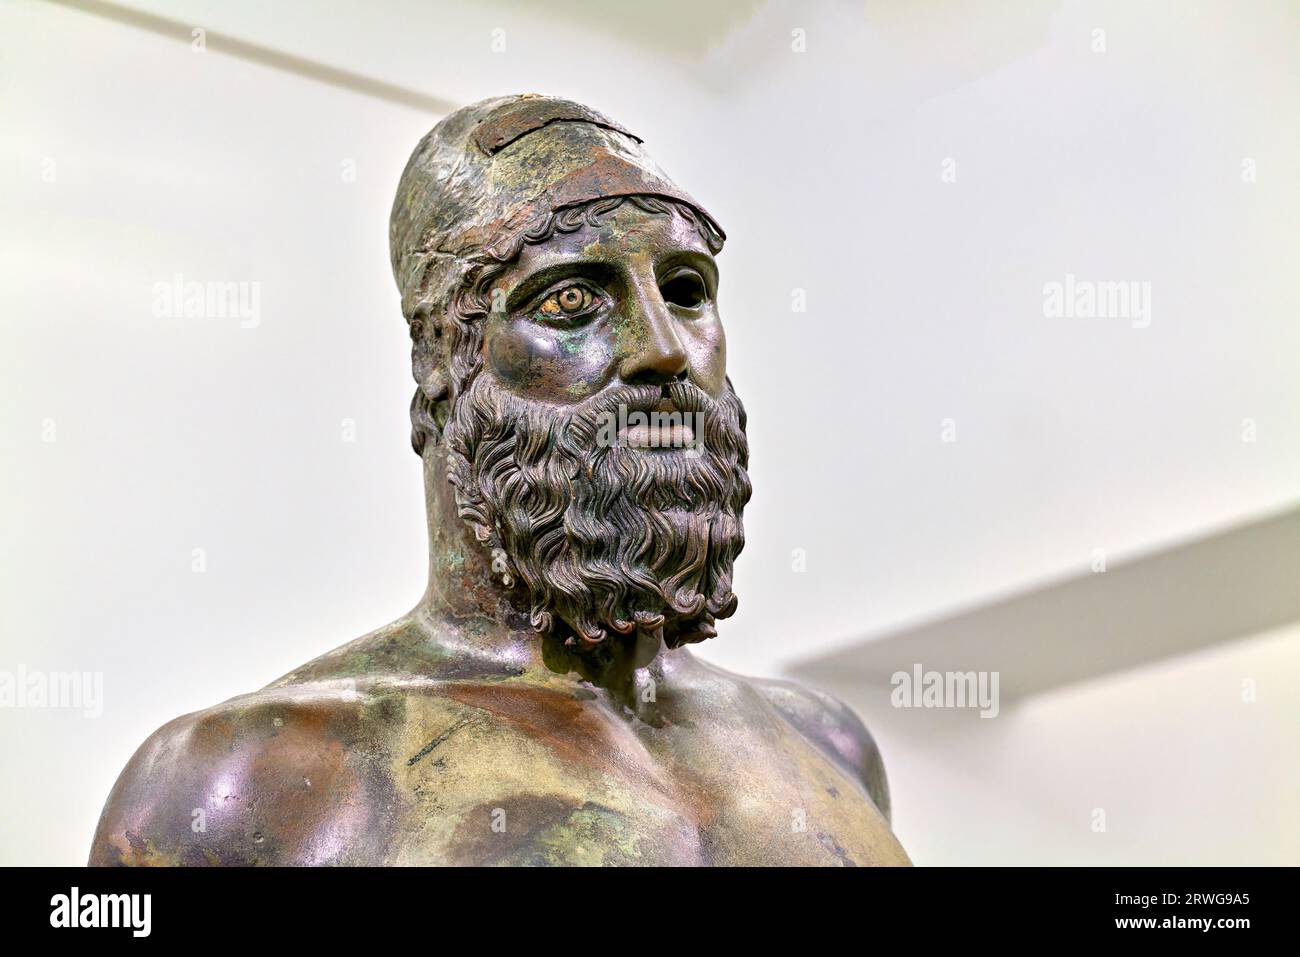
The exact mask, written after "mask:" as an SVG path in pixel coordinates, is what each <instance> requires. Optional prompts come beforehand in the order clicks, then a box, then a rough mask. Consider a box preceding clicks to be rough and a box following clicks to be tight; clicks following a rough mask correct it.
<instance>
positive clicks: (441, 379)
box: [410, 312, 450, 455]
mask: <svg viewBox="0 0 1300 957" xmlns="http://www.w3.org/2000/svg"><path fill="white" fill-rule="evenodd" d="M410 331H411V373H412V375H414V376H415V381H416V383H417V384H418V386H419V388H418V389H416V391H415V396H414V398H412V399H411V446H412V448H414V449H415V452H416V454H417V455H423V454H424V446H425V443H426V442H427V441H429V440H430V439H432V441H433V443H434V444H436V443H437V442H438V439H439V437H440V436H441V435H442V427H441V423H439V421H438V409H439V405H440V404H441V403H443V402H445V400H446V399H447V398H448V395H449V393H450V389H449V388H448V383H449V382H450V374H449V372H448V369H447V357H446V339H445V338H444V336H443V335H442V325H441V323H439V322H430V319H429V315H428V313H427V312H421V313H417V314H416V316H415V317H414V318H412V319H411V325H410Z"/></svg>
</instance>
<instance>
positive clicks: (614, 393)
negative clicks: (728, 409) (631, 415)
mask: <svg viewBox="0 0 1300 957" xmlns="http://www.w3.org/2000/svg"><path fill="white" fill-rule="evenodd" d="M665 401H666V402H671V403H672V405H673V410H674V411H677V412H690V413H692V414H697V413H704V414H708V413H710V412H711V411H713V410H714V409H716V407H717V401H716V400H715V399H714V398H713V397H712V396H711V395H709V394H708V393H707V392H705V391H704V390H703V389H701V388H700V387H699V386H697V385H696V384H695V383H693V382H690V381H688V380H685V379H677V380H674V381H673V382H668V383H665V384H664V385H618V386H612V387H610V388H609V389H606V390H604V391H602V392H600V393H598V394H596V395H594V396H591V397H589V398H588V399H585V400H584V401H583V402H581V403H579V405H578V406H577V408H576V409H575V410H574V413H573V417H574V418H581V419H594V418H596V417H605V416H609V415H616V414H617V413H618V411H619V409H620V408H623V409H626V410H627V411H628V412H653V411H655V410H656V409H658V408H659V407H660V406H661V405H662V404H663V403H664V402H665Z"/></svg>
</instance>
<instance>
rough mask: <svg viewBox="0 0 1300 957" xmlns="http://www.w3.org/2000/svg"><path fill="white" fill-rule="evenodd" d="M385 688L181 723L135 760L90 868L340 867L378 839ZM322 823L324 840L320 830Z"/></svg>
mask: <svg viewBox="0 0 1300 957" xmlns="http://www.w3.org/2000/svg"><path fill="white" fill-rule="evenodd" d="M400 710H401V702H400V700H397V699H396V697H395V696H393V695H389V694H385V692H384V689H383V688H379V687H369V686H364V685H363V686H362V687H360V688H358V687H357V685H356V683H355V682H352V683H350V682H348V681H336V682H315V683H312V684H307V685H290V686H284V687H276V688H269V689H264V690H262V691H258V692H254V693H253V694H249V695H242V696H240V697H237V698H232V699H231V700H229V701H226V702H224V703H222V704H219V705H216V706H214V707H212V708H208V709H206V710H203V711H199V712H195V713H193V714H188V715H184V716H182V717H179V718H176V719H175V720H173V721H170V722H168V723H167V724H165V725H163V726H162V727H161V728H159V729H158V730H157V731H155V732H154V733H153V734H152V735H150V736H149V738H148V739H147V740H146V741H145V742H144V744H143V745H141V746H140V748H139V749H138V750H137V751H136V753H135V755H134V756H133V757H132V758H131V760H130V761H129V762H128V763H127V765H126V768H125V769H124V770H123V771H122V773H121V775H120V776H119V777H118V780H117V783H116V784H115V785H114V787H113V790H112V792H111V793H110V794H109V797H108V800H107V802H106V803H105V806H104V810H103V813H102V815H101V817H100V821H99V826H98V828H97V830H96V833H95V838H94V843H93V845H92V848H91V854H90V864H91V865H195V864H197V865H203V864H260V863H268V864H277V863H304V864H307V863H337V862H340V860H339V855H340V854H341V853H343V852H344V850H345V849H346V848H348V847H349V846H350V845H352V846H356V845H360V846H365V845H366V843H367V842H368V841H371V840H375V839H377V837H376V833H375V832H376V825H377V824H378V823H379V822H378V821H376V820H375V819H374V818H375V816H376V815H377V814H378V813H380V812H381V809H382V808H383V807H384V806H385V803H386V802H385V797H386V795H385V794H384V793H383V792H384V791H385V784H384V781H385V775H384V774H383V773H376V771H377V767H376V764H375V762H376V761H382V757H381V754H382V752H383V750H384V748H383V747H382V743H381V742H382V738H383V737H384V733H383V728H384V726H385V725H386V724H388V723H391V722H392V721H393V720H397V719H399V718H400ZM322 821H329V822H330V827H329V829H328V832H327V833H326V832H322V831H321V830H320V829H319V828H317V827H316V826H315V824H316V823H317V822H322Z"/></svg>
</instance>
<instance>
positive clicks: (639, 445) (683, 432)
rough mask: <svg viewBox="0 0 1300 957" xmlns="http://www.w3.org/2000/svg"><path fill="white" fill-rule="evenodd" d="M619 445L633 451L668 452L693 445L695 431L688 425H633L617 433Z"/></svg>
mask: <svg viewBox="0 0 1300 957" xmlns="http://www.w3.org/2000/svg"><path fill="white" fill-rule="evenodd" d="M618 439H619V444H620V445H626V446H628V447H630V448H634V449H652V450H655V451H670V450H673V449H688V448H691V447H692V446H694V445H695V430H694V429H692V428H691V427H690V426H689V425H684V424H683V425H678V424H673V425H667V426H659V425H633V426H629V427H628V428H626V429H621V430H620V431H619V433H618Z"/></svg>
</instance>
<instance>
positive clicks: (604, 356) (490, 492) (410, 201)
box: [390, 95, 750, 650]
mask: <svg viewBox="0 0 1300 957" xmlns="http://www.w3.org/2000/svg"><path fill="white" fill-rule="evenodd" d="M724 238H725V237H724V234H723V232H722V230H721V228H719V226H718V225H717V223H716V222H715V221H714V220H713V218H712V217H711V216H710V215H709V214H708V212H707V211H705V210H704V208H703V207H701V206H700V205H699V204H698V203H697V202H695V200H693V199H692V198H691V197H690V196H689V195H687V194H686V193H685V192H683V191H682V190H681V189H680V188H679V187H677V186H676V185H675V184H674V183H673V182H672V181H671V180H669V179H668V177H667V176H666V175H665V174H664V173H663V172H662V171H661V170H660V169H659V168H658V166H656V165H655V163H654V161H653V160H651V159H650V157H649V156H648V155H647V154H646V153H645V151H644V150H643V149H642V144H641V140H640V139H639V138H638V137H637V136H635V135H634V134H632V133H630V132H628V131H627V130H625V129H624V128H623V127H621V126H619V125H618V124H617V123H615V122H613V121H612V120H610V119H608V118H607V117H605V116H602V115H601V114H599V113H597V112H595V111H594V110H591V109H589V108H587V107H585V106H581V105H579V104H577V103H572V102H569V101H566V100H558V99H553V98H550V97H542V96H533V95H524V96H511V97H502V98H497V99H491V100H484V101H482V102H480V103H476V104H473V105H472V106H468V107H465V108H464V109H461V110H458V111H457V112H455V113H453V114H452V115H450V116H448V117H446V118H445V119H444V120H443V121H442V122H440V123H439V124H438V125H437V126H436V127H434V129H433V130H432V131H431V132H430V133H429V134H428V135H427V136H425V137H424V139H423V140H421V142H420V143H419V145H418V146H417V147H416V149H415V152H414V153H413V155H412V156H411V159H410V162H409V163H408V164H407V166H406V170H405V171H404V173H403V174H402V179H401V182H400V184H399V186H398V191H397V198H396V200H395V202H394V204H393V213H392V219H391V227H390V244H391V251H392V263H393V273H394V276H395V277H396V279H397V284H398V287H399V289H400V291H401V294H402V311H403V314H404V315H405V317H406V320H407V322H408V324H409V327H410V333H411V339H412V353H411V357H412V370H413V373H414V375H415V380H416V382H417V389H416V393H415V398H414V400H413V402H412V404H411V422H412V444H413V445H414V447H415V450H416V452H417V453H419V454H421V455H422V456H424V458H425V460H426V464H428V463H430V462H436V463H437V465H438V468H437V469H436V470H430V469H426V472H427V473H428V474H429V475H430V476H431V478H430V480H431V481H440V482H441V481H445V482H448V483H450V486H451V488H452V489H453V490H454V495H455V500H456V505H457V510H458V512H459V514H460V517H461V518H462V519H463V520H464V521H465V522H466V523H467V525H468V527H469V529H470V530H471V531H472V532H473V536H474V538H475V539H476V540H477V541H478V542H479V543H481V545H482V547H483V548H484V549H486V550H487V551H488V553H489V555H490V556H491V562H492V569H493V572H494V574H495V575H496V577H497V579H498V580H499V581H500V583H501V585H502V586H503V587H505V588H507V589H510V590H512V591H515V592H517V593H518V594H519V595H520V596H521V599H522V601H523V602H524V603H525V605H526V607H527V608H528V610H529V613H530V618H531V621H532V625H533V627H534V628H535V629H537V630H538V631H539V632H542V633H548V634H553V635H556V636H557V637H561V638H563V639H564V641H565V643H566V644H567V645H569V646H570V647H572V648H577V649H580V650H581V649H591V648H595V647H598V646H600V645H602V644H603V643H605V642H607V641H609V640H616V639H617V638H618V636H631V635H633V634H634V633H637V632H661V633H662V635H663V637H664V639H665V640H666V642H667V643H668V644H669V645H670V646H675V645H678V644H682V643H685V642H692V641H700V640H703V639H704V638H708V637H711V636H712V635H713V634H715V629H714V622H715V620H716V619H718V618H725V617H727V616H729V615H731V614H732V613H733V612H734V611H735V608H736V597H735V595H734V594H733V592H732V580H731V573H732V563H733V561H734V559H735V557H736V555H737V554H738V553H739V552H740V550H741V548H742V547H743V544H744V533H743V530H742V525H741V514H742V511H743V509H744V506H745V503H746V502H747V501H748V500H749V494H750V484H749V478H748V476H747V474H746V471H745V469H746V465H747V462H748V447H747V444H746V438H745V413H744V409H743V407H742V406H741V404H740V401H739V400H738V399H737V397H736V395H735V393H734V392H733V390H732V387H731V383H730V381H729V380H728V378H727V375H726V343H725V338H724V335H723V331H722V324H721V319H720V318H719V316H718V312H717V306H716V296H717V288H718V271H717V265H716V262H715V258H714V257H715V256H716V255H717V254H718V253H719V252H720V251H721V249H722V244H723V240H724Z"/></svg>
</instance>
